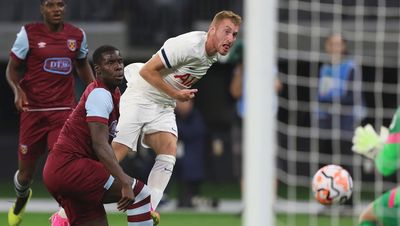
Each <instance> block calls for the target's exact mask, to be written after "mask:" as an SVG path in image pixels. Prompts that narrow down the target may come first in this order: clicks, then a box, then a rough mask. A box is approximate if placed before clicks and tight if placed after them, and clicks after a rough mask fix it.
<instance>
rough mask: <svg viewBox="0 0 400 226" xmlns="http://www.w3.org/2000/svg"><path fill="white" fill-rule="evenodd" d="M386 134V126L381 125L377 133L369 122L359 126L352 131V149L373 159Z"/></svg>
mask: <svg viewBox="0 0 400 226" xmlns="http://www.w3.org/2000/svg"><path fill="white" fill-rule="evenodd" d="M388 135H389V131H388V129H387V128H386V127H381V131H380V135H379V134H377V133H376V132H375V130H374V128H373V127H372V126H371V125H370V124H367V125H366V126H364V127H362V126H359V127H357V128H356V130H355V132H354V136H353V147H352V150H353V151H354V152H356V153H358V154H361V155H364V156H366V157H367V158H370V159H374V158H375V156H376V155H377V154H378V152H379V151H380V150H381V149H382V148H383V145H384V144H385V141H386V139H387V137H388Z"/></svg>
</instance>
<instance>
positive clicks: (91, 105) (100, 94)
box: [85, 88, 114, 119]
mask: <svg viewBox="0 0 400 226" xmlns="http://www.w3.org/2000/svg"><path fill="white" fill-rule="evenodd" d="M85 108H86V117H101V118H106V119H108V118H109V115H110V113H111V112H112V110H113V108H114V105H113V100H112V97H111V93H110V92H109V91H107V90H106V89H104V88H96V89H94V90H92V92H90V94H89V96H88V98H87V100H86V104H85Z"/></svg>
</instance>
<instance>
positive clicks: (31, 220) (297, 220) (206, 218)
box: [0, 211, 355, 226]
mask: <svg viewBox="0 0 400 226" xmlns="http://www.w3.org/2000/svg"><path fill="white" fill-rule="evenodd" d="M51 214H52V213H30V212H27V213H26V214H25V216H24V220H23V222H22V223H21V225H20V226H45V225H50V224H49V221H48V219H49V217H50V215H51ZM0 222H1V224H0V225H3V223H4V225H7V223H6V222H7V213H4V212H1V213H0ZM108 223H109V225H110V226H126V225H127V223H126V217H125V215H124V214H123V213H112V214H108ZM187 225H190V226H241V225H242V219H241V217H240V216H239V215H234V214H220V213H196V212H192V211H184V212H168V213H161V222H160V224H159V226H187ZM287 225H293V226H309V225H316V226H319V225H321V226H329V225H340V226H351V225H355V224H354V222H353V219H352V218H350V217H340V218H339V219H336V220H333V219H332V218H331V217H323V216H318V217H315V218H313V219H311V218H310V217H309V216H308V215H290V216H289V217H288V215H278V216H277V219H276V226H287Z"/></svg>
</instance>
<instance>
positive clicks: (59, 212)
mask: <svg viewBox="0 0 400 226" xmlns="http://www.w3.org/2000/svg"><path fill="white" fill-rule="evenodd" d="M58 215H59V216H60V217H61V218H64V219H67V214H66V213H65V210H64V208H62V207H61V208H60V209H59V210H58Z"/></svg>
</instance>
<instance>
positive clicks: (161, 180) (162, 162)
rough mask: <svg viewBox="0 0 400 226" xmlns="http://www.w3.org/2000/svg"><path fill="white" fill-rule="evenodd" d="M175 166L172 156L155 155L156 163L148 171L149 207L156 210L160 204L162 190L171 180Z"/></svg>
mask: <svg viewBox="0 0 400 226" xmlns="http://www.w3.org/2000/svg"><path fill="white" fill-rule="evenodd" d="M174 165H175V157H174V156H172V155H157V157H156V162H155V163H154V166H153V168H152V169H151V171H150V175H149V178H148V180H147V185H148V186H149V188H150V189H151V206H152V208H153V209H156V208H157V206H158V203H160V201H161V198H162V196H163V193H164V190H165V188H166V187H167V185H168V182H169V179H170V178H171V175H172V171H173V169H174Z"/></svg>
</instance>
